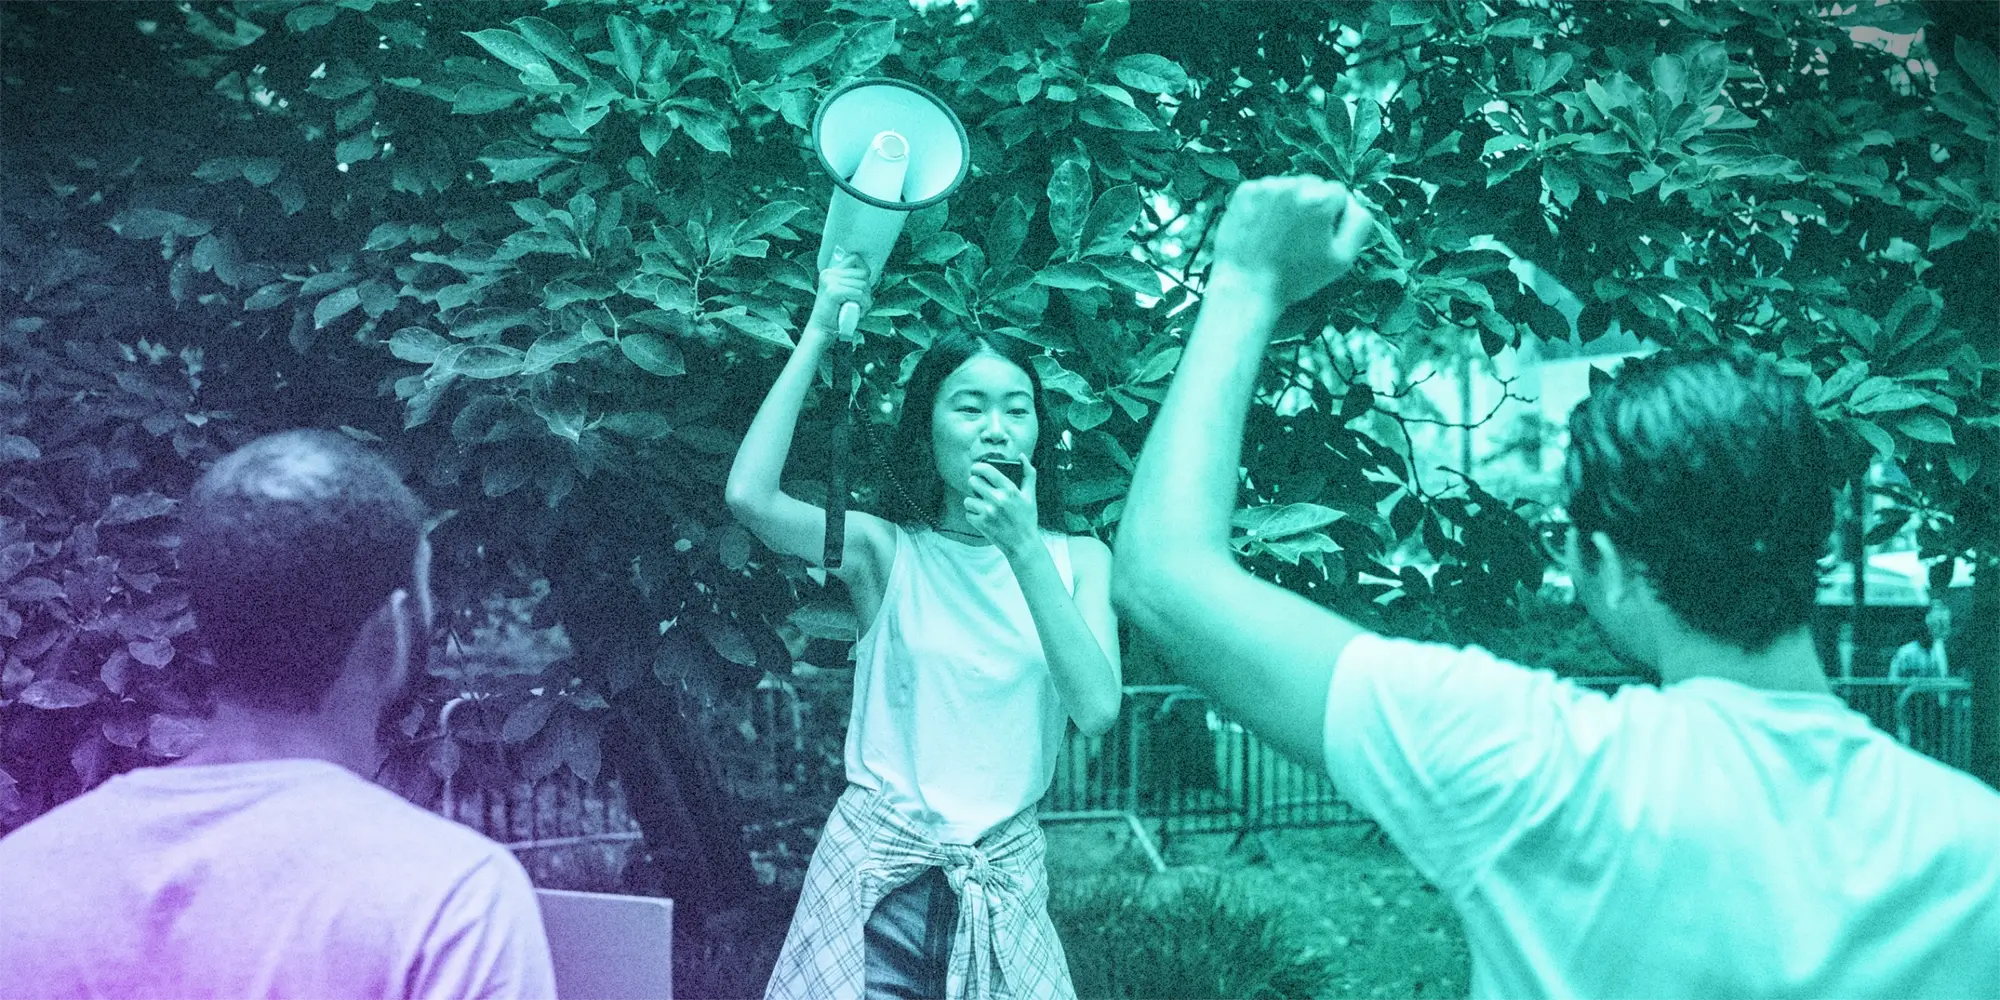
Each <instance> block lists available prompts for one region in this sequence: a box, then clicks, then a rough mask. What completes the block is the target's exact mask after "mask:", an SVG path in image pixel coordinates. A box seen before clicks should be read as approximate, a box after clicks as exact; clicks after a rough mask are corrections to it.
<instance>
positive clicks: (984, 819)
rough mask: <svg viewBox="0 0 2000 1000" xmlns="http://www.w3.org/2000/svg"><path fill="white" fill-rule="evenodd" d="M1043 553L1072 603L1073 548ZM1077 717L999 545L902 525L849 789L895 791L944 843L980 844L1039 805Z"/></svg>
mask: <svg viewBox="0 0 2000 1000" xmlns="http://www.w3.org/2000/svg"><path fill="white" fill-rule="evenodd" d="M1042 543H1043V544H1044V545H1046V546H1048V549H1049V555H1050V557H1051V558H1053V559H1054V560H1055V564H1056V572H1057V574H1058V575H1059V576H1060V577H1061V578H1062V581H1063V587H1064V589H1066V590H1069V591H1070V592H1072V593H1074V592H1075V590H1076V581H1075V579H1074V577H1073V575H1072V573H1071V570H1070V560H1069V538H1068V537H1067V536H1065V535H1059V534H1053V533H1050V532H1043V533H1042ZM1068 721H1069V716H1068V714H1067V713H1066V712H1064V710H1063V706H1062V699H1061V696H1060V695H1058V694H1057V693H1056V686H1055V681H1054V679H1053V678H1051V677H1050V676H1049V664H1048V660H1047V659H1046V658H1045V657H1044V656H1043V655H1042V642H1041V637H1040V636H1039V635H1038V634H1037V633H1036V631H1035V623H1034V619H1032V618H1031V617H1029V614H1028V602H1027V598H1025V597H1024V596H1023V595H1022V593H1021V585H1020V583H1019V582H1018V581H1016V580H1015V579H1014V571H1013V569H1012V567H1010V566H1008V565H1007V558H1006V557H1005V556H1003V555H1001V553H1000V549H999V548H998V547H997V546H993V545H973V544H968V543H965V542H958V541H954V540H952V539H951V538H949V537H947V536H944V535H940V534H938V533H937V532H935V531H931V530H928V529H925V530H919V531H916V532H914V533H913V532H907V531H904V530H903V529H902V528H900V527H898V528H897V529H896V556H895V560H894V562H893V563H892V564H891V566H890V569H889V580H888V583H887V585H886V586H884V588H883V591H882V607H881V610H880V611H879V612H877V614H876V616H875V620H874V621H873V622H871V623H870V624H869V626H868V630H867V631H866V632H864V633H863V634H862V636H861V640H860V642H859V643H857V644H856V646H855V671H854V709H853V713H852V714H851V715H850V716H849V718H848V726H847V780H848V781H850V782H852V783H854V784H856V785H860V786H862V787H863V788H868V789H873V790H881V791H886V792H887V793H888V798H889V801H890V802H891V803H893V804H894V805H895V806H896V808H897V809H898V811H900V812H902V813H903V814H904V815H905V816H907V817H909V818H910V819H911V820H914V821H915V822H917V823H919V824H921V825H923V826H924V827H926V828H927V829H929V830H930V831H931V832H932V835H933V836H934V837H936V838H937V840H938V842H939V843H943V844H971V843H974V842H976V841H978V839H979V838H980V836H981V835H983V834H984V833H985V832H986V831H988V830H990V829H992V828H994V827H995V826H998V825H999V824H1000V823H1001V822H1003V821H1004V820H1006V819H1007V818H1008V817H1010V816H1013V815H1014V814H1015V813H1018V812H1020V811H1021V810H1023V809H1026V808H1027V807H1029V806H1031V805H1034V804H1035V803H1036V802H1038V801H1040V800H1041V797H1042V795H1043V793H1045V792H1047V791H1048V787H1049V782H1050V780H1051V779H1052V778H1054V776H1055V765H1056V752H1057V750H1058V749H1060V747H1061V746H1062V739H1063V732H1064V729H1065V727H1066V726H1067V725H1068Z"/></svg>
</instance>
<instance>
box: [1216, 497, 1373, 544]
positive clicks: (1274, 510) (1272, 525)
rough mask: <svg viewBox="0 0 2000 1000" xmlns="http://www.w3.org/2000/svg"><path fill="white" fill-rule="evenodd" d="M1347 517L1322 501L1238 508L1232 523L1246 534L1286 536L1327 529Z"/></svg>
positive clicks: (1262, 536) (1252, 535)
mask: <svg viewBox="0 0 2000 1000" xmlns="http://www.w3.org/2000/svg"><path fill="white" fill-rule="evenodd" d="M1345 516H1346V515H1345V514H1342V513H1341V512H1340V511H1337V510H1334V509H1333V508H1331V507H1322V506H1320V505H1319V504H1311V503H1292V504H1285V505H1283V506H1279V505H1276V504H1270V505H1266V506H1262V507H1250V508H1247V509H1244V510H1240V511H1237V512H1236V515H1235V516H1234V517H1233V518H1231V519H1230V524H1231V525H1232V526H1233V527H1235V528H1237V529H1238V530H1240V531H1242V532H1243V534H1244V536H1246V537H1250V538H1283V537H1285V536H1286V535H1296V534H1299V533H1301V532H1306V531H1313V530H1315V529H1318V528H1324V527H1326V526H1327V525H1329V524H1332V523H1333V522H1335V521H1338V520H1340V519H1341V518H1342V517H1345Z"/></svg>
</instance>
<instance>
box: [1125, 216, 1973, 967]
mask: <svg viewBox="0 0 2000 1000" xmlns="http://www.w3.org/2000/svg"><path fill="white" fill-rule="evenodd" d="M1369 227H1370V223H1369V221H1368V215H1367V213H1366V211H1365V210H1364V209H1363V208H1362V207H1361V206H1360V205H1359V204H1358V203H1357V202H1356V201H1355V199H1354V198H1353V197H1351V196H1350V194H1349V193H1348V192H1347V191H1346V190H1345V189H1343V188H1342V186H1341V185H1339V184H1337V183H1333V182H1330V181H1325V180H1321V179H1319V178H1314V177H1284V178H1272V179H1266V180H1258V181H1252V182H1249V183H1246V184H1244V185H1242V186H1241V187H1239V188H1238V189H1237V190H1236V192H1235V193H1234V195H1233V196H1232V197H1231V199H1230V201H1229V205H1228V208H1227V209H1226V212H1225V214H1224V216H1223V218H1222V220H1221V222H1220V224H1219V229H1218V232H1217V235H1216V249H1215V261H1214V267H1213V269H1212V271H1211V272H1210V276H1209V279H1208V284H1207V286H1206V288H1205V289H1204V290H1203V293H1204V299H1203V302H1202V307H1201V312H1200V315H1199V317H1198V318H1197V319H1196V321H1195V326H1194V331H1193V334H1192V335H1191V337H1190V338H1189V341H1188V344H1187V348H1186V351H1185V353H1184V354H1183V355H1182V357H1181V362H1180V368H1179V372H1178V374H1177V375H1176V376H1175V379H1174V382H1173V385H1172V387H1171V388H1170V390H1169V391H1168V393H1167V398H1166V401H1165V404H1164V405H1163V406H1162V408H1161V411H1160V414H1159V417H1158V418H1157V421H1156V423H1155V424H1154V427H1153V430H1152V433H1151V436H1150V437H1149V439H1148V440H1147V442H1146V445H1145V448H1144V449H1143V452H1142V454H1141V456H1140V459H1139V463H1138V468H1137V471H1136V473H1135V475H1134V480H1133V484H1132V491H1131V495H1130V497H1129V499H1128V500H1127V502H1126V506H1125V513H1124V519H1123V522H1122V523H1121V526H1120V528H1119V532H1118V537H1117V544H1116V553H1117V558H1116V560H1115V562H1114V564H1113V566H1114V568H1113V572H1112V597H1113V603H1114V606H1115V607H1117V608H1118V610H1119V612H1120V613H1121V614H1122V615H1123V616H1125V617H1126V618H1127V619H1128V620H1129V621H1130V622H1131V623H1132V624H1133V626H1134V627H1135V628H1137V630H1138V631H1139V632H1140V633H1142V634H1144V635H1146V636H1148V637H1149V638H1151V639H1152V640H1153V641H1154V642H1156V643H1157V644H1158V645H1159V647H1160V648H1161V649H1163V650H1165V651H1167V653H1168V656H1169V659H1170V662H1171V663H1172V664H1173V665H1174V666H1175V667H1176V669H1177V670H1178V671H1179V673H1180V674H1181V675H1182V676H1183V677H1184V678H1186V679H1187V680H1189V681H1191V682H1193V683H1195V684H1197V685H1200V686H1201V687H1202V688H1204V689H1206V690H1207V691H1208V692H1209V693H1210V695H1212V696H1213V697H1214V698H1215V699H1216V700H1218V701H1219V702H1220V703H1221V704H1222V705H1223V706H1224V707H1226V708H1227V709H1228V710H1229V711H1230V712H1231V713H1233V714H1234V715H1235V717H1236V718H1238V719H1240V720H1242V721H1243V722H1244V723H1245V724H1246V725H1247V726H1248V727H1249V728H1250V729H1252V730H1253V731H1255V732H1256V733H1258V734H1259V735H1261V736H1262V737H1263V738H1264V739H1265V740H1267V741H1269V742H1271V743H1273V744H1275V745H1276V746H1278V747H1279V748H1280V749H1282V750H1284V751H1286V752H1287V753H1289V754H1290V755H1291V756H1293V757H1294V758H1296V759H1298V760H1299V761H1301V762H1305V763H1308V764H1309V765H1314V766H1318V767H1323V768H1324V769H1325V772H1326V773H1327V774H1328V775H1329V776H1330V777H1331V778H1332V780H1333V782H1334V784H1335V785H1336V786H1337V787H1338V788H1339V790H1340V792H1341V794H1342V795H1343V796H1344V797H1346V798H1347V799H1348V800H1350V801H1352V802H1354V803H1355V804H1356V805H1358V806H1360V807H1361V808H1362V809H1363V810H1365V811H1366V812H1368V813H1369V814H1370V815H1371V816H1373V817H1374V819H1375V820H1376V821H1377V822H1378V823H1380V824H1381V826H1382V828H1383V830H1384V831H1386V832H1387V834H1388V835H1389V837H1390V838H1391V839H1392V840H1393V841H1394V842H1395V843H1396V844H1397V846H1399V847H1400V848H1401V849H1402V850H1403V852H1404V853H1405V854H1406V855H1408V856H1409V858H1410V860H1411V861H1412V862H1413V863H1414V864H1415V865H1416V867H1417V868H1418V870H1419V871H1421V872H1422V873H1423V874H1424V875H1425V876H1426V877H1427V878H1429V879H1430V880H1431V881H1432V882H1434V883H1435V884H1436V885H1437V887H1438V888H1439V890H1440V891H1442V892H1443V893H1444V894H1445V895H1446V896H1447V898H1449V899H1450V900H1451V901H1452V903H1453V904H1454V906H1455V907H1456V908H1457V910H1458V913H1459V915H1460V917H1461V918H1462V920H1463V922H1464V928H1465V935H1466V939H1467V942H1468V944H1469V947H1470V950H1471V953H1472V982H1471V993H1472V995H1473V996H1475V997H1501V996H1602V997H1614V996H1638V997H1666V996H1733V997H1757V996H1766V997H1768V996H1840V997H1864V996H1866V997H1918V996H1922V997H1969V996H1983V997H1992V996H2000V794H1996V793H1995V792H1994V790H1993V789H1991V788H1988V787H1987V786H1985V785H1984V784H1982V783H1980V782H1979V781H1978V780H1976V779H1974V778H1972V777H1971V776H1969V775H1967V774H1964V773H1963V772H1960V771H1956V770H1954V769H1952V768H1950V767H1947V766H1945V765H1944V764H1941V763H1938V762H1937V761H1934V760H1931V759H1930V758H1928V757H1924V756H1922V755H1920V754H1917V753H1916V752H1914V751H1912V750H1910V749H1908V748H1907V747H1904V746H1902V745H1901V744H1899V743H1897V742H1896V741H1895V740H1894V739H1892V738H1891V737H1889V736H1888V735H1887V734H1885V733H1883V732H1881V731H1880V730H1877V729H1875V728H1873V727H1872V726H1871V725H1870V724H1869V722H1868V720H1867V718H1865V717H1864V716H1862V715H1860V714H1858V713H1856V712H1854V711H1852V710H1850V709H1849V708H1848V707H1847V706H1846V705H1845V704H1843V703H1842V702H1841V700H1840V699H1839V698H1838V697H1836V696H1835V695H1834V694H1832V693H1831V691H1830V689H1829V687H1828V684H1827V680H1826V674H1825V671H1824V669H1823V668H1822V666H1821V664H1820V662H1819V660H1818V658H1817V654H1816V653H1815V651H1814V646H1813V642H1812V637H1811V633H1810V631H1809V629H1808V621H1809V616H1810V614H1811V611H1812V607H1813V598H1814V594H1815V589H1816V585H1817V565H1816V564H1817V560H1818V558H1819V556H1820V555H1821V554H1822V552H1823V551H1824V549H1825V546H1826V542H1827V538H1828V536H1829V534H1830V533H1831V531H1832V528H1833V506H1834V500H1833V490H1834V483H1835V478H1836V477H1835V472H1836V470H1835V468H1834V464H1833V459H1832V457H1831V455H1830V453H1829V445H1828V439H1827V435H1826V432H1825V430H1824V429H1823V428H1822V427H1821V425H1820V423H1819V420H1818V419H1817V417H1816V416H1815V415H1814V412H1813V409H1812V407H1811V406H1810V405H1809V404H1808V403H1807V402H1806V400H1805V397H1804V395H1803V393H1802V391H1801V388H1800V386H1799V385H1797V384H1796V383H1795V382H1793V381H1792V380H1790V379H1787V378H1785V377H1783V376H1782V375H1780V374H1779V373H1778V371H1777V370H1776V369H1775V367H1774V366H1773V365H1772V364H1771V363H1769V362H1768V361H1766V360H1763V359H1760V358H1757V357H1755V356H1752V355H1747V354H1744V353H1738V352H1731V351H1725V350H1717V349H1708V350H1696V351H1688V352H1680V351H1666V352H1662V353H1660V354H1656V355H1653V356H1651V357H1648V358H1644V359H1641V360H1636V361H1629V362H1626V364H1625V365H1624V367H1623V369H1622V370H1621V371H1620V372H1619V373H1618V375H1617V377H1616V378H1615V379H1613V380H1612V381H1611V383H1610V384H1608V385H1604V386H1600V387H1599V388H1598V389H1597V391H1595V392H1593V393H1592V394H1591V396H1590V397H1589V398H1588V399H1586V400H1584V401H1583V402H1582V403H1580V404H1578V405H1577V407H1576V409H1575V411H1574V412H1573V413H1572V414H1571V415H1570V419H1569V436H1570V443H1569V456H1568V462H1567V467H1566V471H1565V483H1566V490H1567V494H1568V496H1567V499H1566V503H1565V504H1564V506H1565V509H1566V510H1567V512H1568V514H1569V517H1570V519H1571V521H1572V524H1571V525H1570V527H1569V529H1568V533H1567V535H1566V537H1565V538H1564V539H1563V540H1562V544H1561V549H1562V557H1563V562H1564V563H1565V565H1566V568H1567V569H1568V571H1569V572H1570V574H1571V575H1572V577H1573V578H1574V579H1575V580H1576V583H1577V595H1578V599H1579V600H1580V601H1581V602H1582V604H1583V606H1584V608H1585V609H1586V610H1587V611H1588V612H1589V615H1590V618H1591V620H1592V621H1593V622H1594V623H1595V624H1596V627H1597V628H1598V629H1599V630H1600V631H1601V632H1602V633H1603V634H1604V636H1605V637H1606V639H1607V641H1608V642H1609V643H1610V645H1611V646H1612V648H1613V649H1614V650H1616V651H1618V653H1619V654H1620V655H1622V656H1624V657H1626V658H1630V659H1633V660H1637V661H1640V662H1643V663H1644V664H1646V665H1647V666H1648V667H1649V668H1650V669H1652V670H1653V671H1655V672H1656V673H1657V675H1658V677H1659V679H1660V685H1659V686H1658V687H1651V686H1638V685H1634V686H1628V687H1626V688H1624V689H1623V690H1621V691H1619V692H1618V693H1617V694H1616V695H1615V696H1606V695H1604V694H1601V693H1598V692H1595V691H1592V690H1590V689H1587V688H1584V687H1581V686H1578V685H1576V684H1573V683H1570V682H1568V681H1565V680H1562V679H1559V678H1557V677H1556V676H1555V675H1553V674H1552V673H1550V672H1548V671H1546V670H1536V669H1532V668H1530V667H1527V666H1522V665H1517V664H1513V663H1508V662H1505V661H1503V660H1500V659H1498V658H1496V657H1494V656H1493V655H1491V654H1490V653H1487V652H1486V651H1485V650H1482V649H1480V648H1478V647H1476V646H1474V647H1467V648H1462V649H1461V648H1455V647H1452V646H1447V645H1440V644H1434V643H1422V642H1411V641H1406V640H1402V639H1394V638H1387V637H1384V636H1380V635H1374V634H1371V633H1369V632H1368V631H1366V630H1364V629H1363V628H1361V627H1359V626H1357V625H1356V624H1355V623H1353V622H1351V621H1348V620H1346V619H1345V618H1343V617H1341V616H1340V615H1338V614H1336V613H1334V612H1333V611H1331V610H1329V609H1327V608H1325V607H1321V606H1320V605H1318V604H1315V603H1313V602H1312V601H1310V600H1308V599H1306V598H1305V597H1302V596H1300V595H1299V594H1297V593H1294V592H1292V591H1289V590H1286V589H1283V588H1281V587H1278V586H1276V585H1274V584H1271V583H1268V582H1266V581H1263V580H1260V579H1257V578H1256V577H1253V576H1251V575H1250V574H1249V573H1248V572H1246V571H1244V570H1243V569H1242V568H1241V567H1240V566H1238V565H1237V563H1236V561H1235V559H1234V557H1233V555H1232V553H1231V550H1230V548H1229V532H1230V516H1231V514H1232V512H1233V509H1234V507H1235V501H1236V492H1237V485H1238V482H1239V479H1238V461H1239V458H1240V455H1241V449H1242V436H1243V429H1244V423H1245V410H1246V408H1247V406H1248V403H1249V401H1250V399H1251V397H1252V394H1253V392H1254V391H1255V390H1256V389H1257V387H1258V381H1259V376H1260V373H1261V371H1262V369H1263V363H1264V354H1265V349H1266V346H1267V345H1268V343H1269V339H1270V336H1271V331H1272V329H1273V327H1274V326H1275V324H1276V323H1277V321H1278V317H1279V314H1280V313H1282V312H1283V311H1284V309H1285V308H1286V307H1287V306H1288V305H1290V304H1292V303H1294V302H1297V301H1298V300H1300V299H1302V298H1304V297H1306V296H1308V295H1311V294H1312V293H1313V292H1315V291H1317V290H1319V289H1320V288H1322V287H1324V286H1325V285H1326V284H1327V283H1328V282H1330V281H1332V280H1333V279H1335V278H1336V277H1338V276H1339V275H1341V274H1342V273H1344V272H1346V271H1347V270H1349V269H1350V268H1351V267H1352V266H1353V264H1354V262H1355V260H1356V258H1357V257H1358V256H1359V254H1360V253H1361V251H1362V250H1363V249H1364V244H1365V237H1366V235H1367V234H1368V232H1369Z"/></svg>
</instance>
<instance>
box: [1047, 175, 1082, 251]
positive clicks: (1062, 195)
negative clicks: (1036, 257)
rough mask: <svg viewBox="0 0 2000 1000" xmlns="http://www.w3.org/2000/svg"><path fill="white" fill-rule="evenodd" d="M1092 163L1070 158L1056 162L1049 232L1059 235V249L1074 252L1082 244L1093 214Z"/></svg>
mask: <svg viewBox="0 0 2000 1000" xmlns="http://www.w3.org/2000/svg"><path fill="white" fill-rule="evenodd" d="M1090 193H1091V189H1090V166H1089V164H1086V163H1084V162H1083V161H1082V160H1076V159H1068V160H1064V161H1062V162H1061V163H1060V164H1057V165H1056V169H1055V173H1054V174H1052V175H1050V177H1049V187H1048V197H1049V232H1050V233H1052V234H1054V236H1055V238H1056V252H1057V253H1059V254H1073V253H1075V252H1076V251H1077V250H1078V248H1079V247H1081V246H1082V241H1083V231H1084V224H1085V221H1086V219H1088V217H1089V215H1090Z"/></svg>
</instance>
